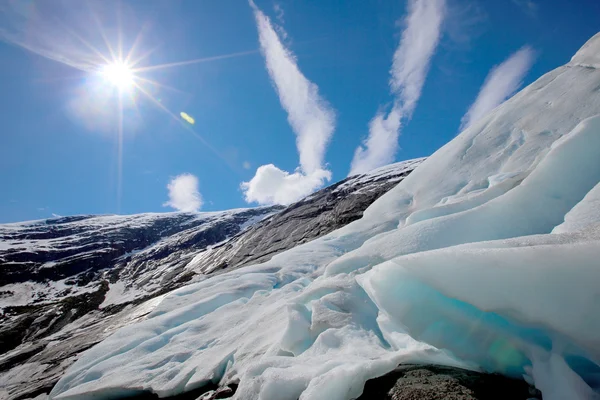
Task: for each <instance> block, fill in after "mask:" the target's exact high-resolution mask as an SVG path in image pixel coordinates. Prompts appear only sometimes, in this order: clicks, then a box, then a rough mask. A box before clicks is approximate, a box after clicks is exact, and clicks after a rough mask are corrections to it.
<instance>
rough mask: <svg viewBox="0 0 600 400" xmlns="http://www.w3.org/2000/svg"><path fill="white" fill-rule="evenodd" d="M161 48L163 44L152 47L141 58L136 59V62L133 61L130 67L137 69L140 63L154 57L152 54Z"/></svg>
mask: <svg viewBox="0 0 600 400" xmlns="http://www.w3.org/2000/svg"><path fill="white" fill-rule="evenodd" d="M160 46H161V44H158V45H156V46H154V47H152V48H151V49H150V50H148V51H146V52H145V53H143V54H142V55H141V56H139V57H138V58H136V59H135V60H133V61H132V62H130V65H131V66H132V67H135V66H136V65H138V64H139V63H141V62H142V61H144V60H145V59H146V58H148V57H150V56H151V55H152V53H154V52H155V51H156V50H158V48H159V47H160Z"/></svg>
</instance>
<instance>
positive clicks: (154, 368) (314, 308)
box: [50, 34, 600, 400]
mask: <svg viewBox="0 0 600 400" xmlns="http://www.w3.org/2000/svg"><path fill="white" fill-rule="evenodd" d="M597 54H600V34H599V35H596V36H594V37H593V38H592V39H590V40H589V41H588V43H586V44H585V46H584V47H582V49H581V50H580V51H579V52H578V53H577V54H576V55H575V56H574V57H573V59H572V60H571V62H569V63H568V64H566V65H564V66H562V67H559V68H557V69H555V70H553V71H551V72H549V73H547V74H546V75H544V76H542V77H541V78H539V79H538V80H537V81H535V82H534V83H533V84H531V85H529V86H528V87H527V88H525V89H523V90H522V91H521V92H519V93H518V94H516V95H515V96H514V97H513V98H511V99H510V100H509V101H507V102H505V103H504V104H502V105H501V106H499V107H498V108H496V109H495V110H494V111H492V112H491V113H490V114H489V115H487V116H486V117H484V118H482V119H481V120H480V121H478V122H476V123H475V124H473V125H472V126H471V127H469V128H468V129H466V130H465V131H464V132H462V133H461V134H460V135H459V136H457V137H456V138H455V139H454V140H452V141H451V142H450V143H448V144H447V145H445V146H444V147H442V148H441V149H440V150H438V151H437V152H436V153H435V154H433V155H432V156H431V157H429V158H428V159H427V160H426V161H424V162H423V163H422V164H421V165H419V167H417V169H416V170H415V171H414V172H413V173H411V174H410V175H409V176H408V177H407V178H406V179H405V180H404V181H402V182H401V183H400V184H398V186H397V187H396V188H394V189H392V190H391V191H390V192H388V193H387V194H385V195H384V196H382V197H381V198H380V199H379V200H377V201H376V202H375V203H373V205H371V207H369V208H368V209H367V210H366V212H365V214H364V217H363V218H362V219H360V220H358V221H355V222H353V223H351V224H349V225H347V226H345V227H344V228H342V229H339V230H337V231H335V232H332V233H331V234H329V235H327V236H325V237H322V238H320V239H317V240H315V241H312V242H310V243H307V244H304V245H301V246H298V247H296V248H294V249H291V250H289V251H286V252H284V253H281V254H279V255H277V256H275V257H273V259H272V260H270V261H269V262H266V263H264V264H259V265H255V266H251V267H246V268H243V269H240V270H236V271H232V272H230V273H227V274H223V275H220V276H217V277H213V278H208V279H206V280H204V281H202V282H199V283H197V284H193V285H190V286H187V287H185V288H182V289H179V290H176V291H174V292H172V293H171V294H170V295H168V296H166V297H165V298H164V300H162V302H161V303H160V304H159V305H158V306H157V307H156V308H155V309H154V311H153V312H152V313H151V314H150V315H149V316H148V318H147V319H146V320H144V321H142V322H140V323H137V324H135V325H130V326H127V327H124V328H122V329H121V330H119V331H117V332H116V333H115V334H113V335H112V336H110V337H109V338H108V339H106V340H104V341H103V342H101V343H100V344H98V345H96V346H95V347H93V348H91V349H90V350H88V351H87V352H85V353H84V354H83V355H82V356H81V357H80V359H79V360H78V361H77V362H76V363H75V364H74V365H73V366H72V367H71V368H70V369H69V370H68V371H67V373H66V374H65V375H64V376H63V378H62V379H61V380H60V381H59V382H58V384H57V385H56V386H55V388H54V389H53V391H52V392H51V395H50V397H51V398H55V399H88V398H118V397H120V396H124V395H132V394H136V393H139V392H141V391H149V392H153V393H156V394H158V395H159V396H161V397H165V396H170V395H175V394H178V393H181V392H185V391H189V390H192V389H195V388H198V387H201V386H204V385H206V384H207V383H210V382H212V383H221V384H227V383H231V382H236V383H239V387H238V390H237V392H236V394H235V397H236V398H238V399H296V398H300V399H328V400H331V399H340V400H341V399H351V398H355V397H358V396H359V395H360V393H361V392H362V389H363V386H364V383H365V381H366V380H368V379H370V378H374V377H377V376H381V375H383V374H385V373H387V372H389V371H391V370H393V369H394V368H395V367H396V366H397V365H398V364H400V363H408V362H410V363H438V364H445V365H454V366H461V367H463V368H470V369H475V370H483V371H490V372H500V373H503V374H507V375H510V376H516V377H524V378H525V379H526V380H528V381H529V382H531V383H533V384H534V385H535V386H536V387H537V388H538V389H540V390H541V391H542V393H543V396H544V399H550V400H552V399H561V400H562V399H593V398H598V391H599V390H600V312H598V307H599V306H600V285H599V284H598V283H599V282H600V205H599V204H600V90H599V89H598V88H600V69H598V56H597Z"/></svg>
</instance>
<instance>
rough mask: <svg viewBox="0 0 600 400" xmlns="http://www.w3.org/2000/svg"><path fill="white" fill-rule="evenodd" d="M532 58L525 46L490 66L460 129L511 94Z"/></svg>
mask: <svg viewBox="0 0 600 400" xmlns="http://www.w3.org/2000/svg"><path fill="white" fill-rule="evenodd" d="M534 59H535V53H534V51H533V50H532V49H531V48H530V47H528V46H525V47H522V48H521V49H520V50H519V51H517V52H516V53H514V54H512V55H511V56H510V57H509V58H507V59H506V60H505V61H504V62H502V64H499V65H496V66H495V67H494V68H492V70H491V71H490V72H489V73H488V76H487V77H486V78H485V82H484V83H483V86H482V87H481V89H480V90H479V94H478V95H477V98H476V99H475V102H474V103H473V104H471V107H470V108H469V111H467V113H466V114H465V115H464V116H463V117H462V119H461V125H460V130H461V131H462V130H463V129H465V128H467V127H468V126H469V125H471V124H472V123H473V122H475V121H477V120H478V119H480V118H481V117H483V116H484V115H486V114H487V113H488V112H490V111H492V110H493V109H494V108H496V107H497V106H499V105H500V104H502V103H503V102H504V101H505V100H506V99H508V98H509V97H510V96H511V95H513V94H514V93H515V92H516V91H517V90H518V89H519V87H521V85H522V84H523V78H524V77H525V75H527V72H528V71H529V69H530V68H531V65H532V64H533V61H534Z"/></svg>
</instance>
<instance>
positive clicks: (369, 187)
mask: <svg viewBox="0 0 600 400" xmlns="http://www.w3.org/2000/svg"><path fill="white" fill-rule="evenodd" d="M424 160H425V159H424V158H418V159H414V160H407V161H401V162H398V163H394V164H390V165H386V166H384V167H381V168H377V169H375V170H373V171H370V172H368V173H366V174H361V175H355V176H351V177H348V178H346V179H344V180H342V181H340V182H338V183H336V184H333V185H331V186H328V187H326V188H324V189H321V190H319V191H318V192H316V193H313V194H312V195H310V196H308V197H307V198H305V199H302V200H300V201H298V202H297V203H294V204H292V205H290V206H289V207H287V208H286V209H285V210H283V211H282V212H280V213H277V214H276V215H274V216H273V217H271V218H267V219H264V220H263V221H261V222H259V223H257V224H255V225H253V226H252V227H250V228H249V229H248V230H247V231H245V232H244V234H243V235H238V236H237V237H235V238H233V239H232V240H229V241H227V243H224V244H223V245H222V246H219V247H215V248H211V249H209V250H207V251H204V252H201V253H199V254H198V255H197V256H196V257H194V259H193V260H192V261H191V262H190V263H189V264H188V265H187V267H186V268H188V269H190V270H192V271H198V272H202V273H211V272H214V271H215V270H217V269H222V268H224V267H227V269H228V270H230V269H231V268H232V267H239V266H242V265H248V264H251V263H257V262H264V261H267V260H270V259H271V257H273V256H274V255H275V254H278V253H281V252H282V251H284V250H287V249H291V248H292V247H294V246H297V245H299V244H302V243H306V242H308V241H310V240H313V239H315V238H318V237H320V236H323V235H325V234H327V233H329V232H331V231H333V230H335V229H338V228H341V227H342V226H344V225H346V224H348V223H350V222H352V221H355V220H357V219H359V218H361V217H362V215H363V211H364V210H365V209H366V208H367V207H368V206H369V205H370V204H371V203H373V202H374V201H375V200H377V199H378V198H379V197H380V196H381V195H383V194H384V193H386V192H388V191H389V190H390V189H392V188H393V187H394V186H396V185H397V184H398V182H400V181H402V180H403V179H404V178H406V177H407V176H408V174H410V173H411V172H412V171H413V170H414V169H415V168H416V167H417V166H418V165H419V164H421V163H422V162H423V161H424Z"/></svg>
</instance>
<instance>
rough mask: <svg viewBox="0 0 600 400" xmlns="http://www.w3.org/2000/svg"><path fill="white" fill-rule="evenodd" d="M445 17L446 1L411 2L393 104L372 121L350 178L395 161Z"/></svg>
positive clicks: (394, 71)
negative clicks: (404, 129) (403, 123)
mask: <svg viewBox="0 0 600 400" xmlns="http://www.w3.org/2000/svg"><path fill="white" fill-rule="evenodd" d="M445 14H446V2H445V0H409V2H408V15H407V17H406V18H405V20H404V30H403V31H402V35H401V38H400V44H399V46H398V48H397V49H396V52H395V53H394V57H393V62H392V68H391V70H390V75H391V77H390V91H391V93H392V94H393V95H394V97H395V99H394V104H393V106H392V109H391V111H389V112H388V113H387V115H386V113H385V112H384V111H383V110H380V111H378V112H377V114H376V115H375V117H374V118H373V120H371V122H370V124H369V136H368V137H367V139H366V140H365V141H364V142H363V143H362V145H361V146H359V147H358V148H357V149H356V152H355V153H354V159H353V160H352V166H351V169H350V175H354V174H358V173H362V172H366V171H369V170H371V169H373V168H377V167H379V166H382V165H385V164H388V163H390V162H391V161H393V160H394V157H395V155H396V152H397V150H398V136H399V134H400V128H401V122H402V119H405V120H409V119H410V118H411V116H412V113H413V112H414V110H415V107H416V105H417V102H418V100H419V97H420V96H421V91H422V89H423V84H424V83H425V78H426V76H427V73H428V72H429V66H430V62H431V58H432V57H433V54H434V53H435V49H436V47H437V45H438V43H439V40H440V36H441V29H442V22H443V21H444V17H445Z"/></svg>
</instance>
